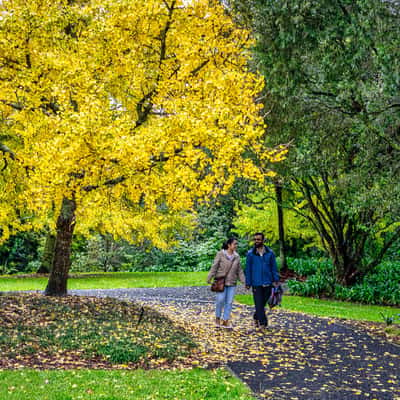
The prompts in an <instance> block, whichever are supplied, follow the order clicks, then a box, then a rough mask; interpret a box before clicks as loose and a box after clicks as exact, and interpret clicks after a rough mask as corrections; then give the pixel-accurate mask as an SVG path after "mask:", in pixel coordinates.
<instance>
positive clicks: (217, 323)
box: [215, 317, 221, 328]
mask: <svg viewBox="0 0 400 400" xmlns="http://www.w3.org/2000/svg"><path fill="white" fill-rule="evenodd" d="M215 326H216V327H217V328H219V327H220V326H221V318H218V317H217V318H215Z"/></svg>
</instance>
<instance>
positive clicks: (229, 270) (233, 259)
mask: <svg viewBox="0 0 400 400" xmlns="http://www.w3.org/2000/svg"><path fill="white" fill-rule="evenodd" d="M234 261H235V256H233V258H232V261H231V265H230V267H229V269H228V272H227V273H226V274H225V276H224V278H226V277H227V276H228V275H229V272H231V269H232V267H233V262H234Z"/></svg>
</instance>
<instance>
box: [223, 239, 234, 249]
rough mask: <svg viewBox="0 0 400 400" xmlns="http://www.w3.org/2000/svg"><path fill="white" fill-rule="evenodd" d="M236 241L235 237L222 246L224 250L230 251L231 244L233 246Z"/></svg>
mask: <svg viewBox="0 0 400 400" xmlns="http://www.w3.org/2000/svg"><path fill="white" fill-rule="evenodd" d="M235 240H237V239H236V238H234V237H231V238H229V239H228V240H227V241H226V242H224V243H223V244H222V248H223V249H224V250H228V246H229V245H230V244H232V243H233V242H234V241H235Z"/></svg>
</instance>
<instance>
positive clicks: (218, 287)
mask: <svg viewBox="0 0 400 400" xmlns="http://www.w3.org/2000/svg"><path fill="white" fill-rule="evenodd" d="M232 265H233V260H232V262H231V266H230V267H229V269H228V272H227V273H226V275H225V276H222V277H220V278H214V282H213V283H212V284H211V288H210V289H211V291H212V292H223V291H224V289H225V277H226V276H228V274H229V272H230V270H231V268H232Z"/></svg>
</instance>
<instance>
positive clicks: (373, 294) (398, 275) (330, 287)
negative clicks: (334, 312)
mask: <svg viewBox="0 0 400 400" xmlns="http://www.w3.org/2000/svg"><path fill="white" fill-rule="evenodd" d="M293 265H296V266H298V269H297V270H296V272H297V273H298V274H299V275H302V274H301V273H300V272H299V271H303V272H304V271H305V270H306V268H308V266H309V265H312V264H311V262H310V263H309V264H307V263H305V262H303V261H300V262H295V263H293ZM314 265H315V266H316V270H315V272H314V273H312V274H311V275H308V279H307V280H306V281H305V282H300V281H295V280H290V281H289V282H288V286H289V289H290V292H291V293H292V294H296V295H299V296H314V297H321V296H327V297H333V298H336V299H337V300H344V301H353V302H359V303H366V304H382V305H399V304H400V263H399V262H385V263H382V264H380V265H379V266H378V267H376V268H375V269H374V271H372V272H370V273H368V274H367V275H366V276H365V277H364V278H363V280H362V281H361V282H359V283H357V284H355V285H354V286H352V287H343V286H341V285H339V284H337V283H336V280H335V278H334V274H333V268H332V264H331V263H330V262H329V261H327V260H324V261H322V262H319V263H318V264H317V263H315V264H314ZM302 268H303V269H302ZM309 271H312V269H311V267H310V268H309ZM388 277H390V278H388Z"/></svg>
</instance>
